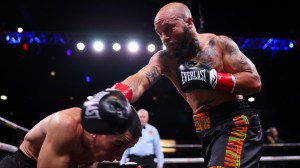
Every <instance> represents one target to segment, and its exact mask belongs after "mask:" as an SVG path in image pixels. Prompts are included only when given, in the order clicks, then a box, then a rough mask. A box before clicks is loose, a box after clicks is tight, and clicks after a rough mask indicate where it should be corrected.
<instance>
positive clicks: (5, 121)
mask: <svg viewBox="0 0 300 168" xmlns="http://www.w3.org/2000/svg"><path fill="white" fill-rule="evenodd" d="M0 123H1V124H3V125H5V126H7V127H9V128H12V129H14V130H17V131H21V132H23V133H27V132H29V129H27V128H24V127H21V126H19V125H17V124H15V123H13V122H11V121H8V120H7V119H5V118H2V117H0Z"/></svg>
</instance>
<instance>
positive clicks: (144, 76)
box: [122, 53, 163, 102]
mask: <svg viewBox="0 0 300 168" xmlns="http://www.w3.org/2000/svg"><path fill="white" fill-rule="evenodd" d="M162 72H163V69H162V66H161V61H160V59H159V53H156V54H155V55H153V56H152V58H151V60H150V61H149V63H148V64H147V65H146V66H145V67H143V68H142V69H141V70H139V71H138V72H137V73H136V74H134V75H131V76H129V77H128V78H126V79H125V80H124V81H123V82H122V83H124V84H126V85H128V86H130V87H131V89H132V93H133V95H132V100H131V102H135V101H136V100H138V99H139V98H140V97H141V96H142V94H143V93H144V92H145V91H146V90H147V89H148V88H149V87H150V86H152V85H153V84H154V83H155V82H156V81H157V80H158V78H159V77H160V76H161V75H162Z"/></svg>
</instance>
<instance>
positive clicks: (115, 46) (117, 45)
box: [112, 43, 121, 51]
mask: <svg viewBox="0 0 300 168" xmlns="http://www.w3.org/2000/svg"><path fill="white" fill-rule="evenodd" d="M112 48H113V50H115V51H120V50H121V45H120V44H119V43H114V44H113V46H112Z"/></svg>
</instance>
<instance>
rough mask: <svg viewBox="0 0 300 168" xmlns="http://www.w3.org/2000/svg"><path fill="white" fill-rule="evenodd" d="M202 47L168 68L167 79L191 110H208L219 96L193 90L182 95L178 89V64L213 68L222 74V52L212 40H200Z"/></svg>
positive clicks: (206, 91)
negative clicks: (191, 63) (186, 63)
mask: <svg viewBox="0 0 300 168" xmlns="http://www.w3.org/2000/svg"><path fill="white" fill-rule="evenodd" d="M202 42H203V45H202V46H201V49H200V50H199V51H198V52H197V53H196V54H195V55H193V56H191V57H189V58H187V59H184V60H181V61H180V62H177V63H173V64H171V66H170V69H169V74H168V75H167V76H168V78H169V79H170V80H171V81H172V83H173V84H174V85H175V87H176V88H177V90H178V91H179V93H180V94H181V95H182V96H183V97H184V98H185V100H186V101H187V102H188V103H189V104H190V106H191V107H192V109H193V110H195V109H198V108H199V107H200V108H202V107H203V108H209V107H210V106H211V105H212V104H214V102H216V101H218V100H217V99H218V97H219V96H220V95H219V93H218V92H215V91H213V90H194V91H192V92H190V93H184V92H182V90H181V89H180V84H179V82H178V73H177V68H178V66H179V65H180V63H184V62H193V64H194V65H205V66H207V67H209V68H214V69H216V70H217V71H218V72H223V71H224V69H223V62H222V50H221V48H220V47H219V46H218V44H217V43H216V41H215V39H214V38H207V39H204V40H203V39H202Z"/></svg>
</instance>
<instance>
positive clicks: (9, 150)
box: [0, 142, 18, 152]
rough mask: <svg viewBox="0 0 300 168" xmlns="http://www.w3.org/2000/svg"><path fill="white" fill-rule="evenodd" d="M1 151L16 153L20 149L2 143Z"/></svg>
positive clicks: (0, 145)
mask: <svg viewBox="0 0 300 168" xmlns="http://www.w3.org/2000/svg"><path fill="white" fill-rule="evenodd" d="M0 150H3V151H7V152H16V151H17V150H18V148H17V147H16V146H13V145H10V144H6V143H2V142H0Z"/></svg>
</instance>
